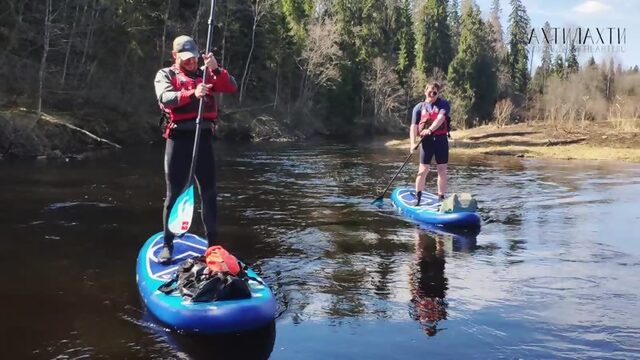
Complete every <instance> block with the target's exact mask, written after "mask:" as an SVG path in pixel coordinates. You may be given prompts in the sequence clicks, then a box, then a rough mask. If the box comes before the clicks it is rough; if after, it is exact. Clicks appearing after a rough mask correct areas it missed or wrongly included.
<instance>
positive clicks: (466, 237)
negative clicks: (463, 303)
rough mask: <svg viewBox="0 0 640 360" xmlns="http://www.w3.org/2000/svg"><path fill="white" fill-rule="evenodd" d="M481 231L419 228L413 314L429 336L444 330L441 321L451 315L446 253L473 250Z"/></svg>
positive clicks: (412, 274)
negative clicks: (446, 273) (448, 297)
mask: <svg viewBox="0 0 640 360" xmlns="http://www.w3.org/2000/svg"><path fill="white" fill-rule="evenodd" d="M479 231H480V230H479V229H469V230H454V229H447V230H445V229H442V228H439V227H435V226H434V227H430V226H429V227H427V226H426V225H421V226H420V227H416V229H415V235H414V236H415V254H416V262H415V263H414V265H413V268H412V269H411V271H410V288H411V317H412V318H413V319H414V320H416V321H418V322H419V323H420V326H421V327H422V329H423V331H424V333H425V334H427V335H428V336H434V335H436V334H437V333H438V332H439V331H441V330H444V328H442V327H440V326H439V322H440V321H442V320H446V319H447V307H448V303H447V300H446V295H447V290H448V289H449V287H448V284H449V281H448V279H447V277H446V276H445V264H446V256H447V254H451V252H452V251H456V252H471V251H473V250H474V249H475V246H476V238H477V236H478V233H479Z"/></svg>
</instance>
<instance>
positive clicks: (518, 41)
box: [509, 0, 529, 95]
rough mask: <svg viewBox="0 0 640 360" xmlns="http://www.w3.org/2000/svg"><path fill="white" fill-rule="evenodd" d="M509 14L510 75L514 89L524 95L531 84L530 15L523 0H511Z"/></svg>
mask: <svg viewBox="0 0 640 360" xmlns="http://www.w3.org/2000/svg"><path fill="white" fill-rule="evenodd" d="M511 7H512V10H511V14H510V15H509V33H510V34H511V38H510V40H509V75H510V77H511V81H512V83H513V89H514V90H515V91H516V92H517V93H520V94H522V95H525V94H526V93H527V88H528V85H529V71H528V62H529V54H528V51H527V43H528V38H529V36H528V35H529V34H528V32H529V16H528V15H527V10H526V9H525V7H524V5H522V0H511Z"/></svg>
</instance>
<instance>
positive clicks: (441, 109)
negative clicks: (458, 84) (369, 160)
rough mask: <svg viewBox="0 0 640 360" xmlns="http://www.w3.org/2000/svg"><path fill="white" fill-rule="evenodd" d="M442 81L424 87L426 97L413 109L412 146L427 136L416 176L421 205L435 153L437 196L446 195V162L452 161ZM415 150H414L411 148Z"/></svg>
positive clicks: (441, 197) (423, 143)
mask: <svg viewBox="0 0 640 360" xmlns="http://www.w3.org/2000/svg"><path fill="white" fill-rule="evenodd" d="M439 92H440V84H438V83H435V82H434V83H431V84H428V85H427V86H426V87H425V90H424V95H425V101H423V102H420V103H418V104H417V105H416V106H415V107H414V108H413V112H412V121H411V129H410V132H409V138H410V140H411V147H410V149H413V148H414V146H415V144H416V143H417V141H420V138H424V140H423V141H422V146H421V147H420V166H419V168H418V176H417V177H416V204H415V206H418V205H420V200H421V198H422V191H423V190H424V186H425V182H426V179H427V174H428V173H429V165H430V164H431V159H433V158H434V157H435V159H436V167H437V169H438V197H439V198H440V201H442V200H443V199H444V195H445V193H446V191H447V163H448V162H449V142H448V140H447V134H448V132H449V128H448V123H447V117H448V116H449V112H450V108H449V102H447V101H446V100H444V99H442V98H440V97H438V94H439ZM411 151H413V150H411Z"/></svg>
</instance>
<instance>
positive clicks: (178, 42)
mask: <svg viewBox="0 0 640 360" xmlns="http://www.w3.org/2000/svg"><path fill="white" fill-rule="evenodd" d="M173 51H175V52H176V53H177V54H178V56H179V57H180V59H182V60H186V59H188V58H191V57H198V55H199V54H198V45H196V42H195V41H194V40H193V39H192V38H191V37H190V36H186V35H182V36H178V37H177V38H176V39H175V40H173Z"/></svg>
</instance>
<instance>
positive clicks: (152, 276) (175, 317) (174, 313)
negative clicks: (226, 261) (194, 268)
mask: <svg viewBox="0 0 640 360" xmlns="http://www.w3.org/2000/svg"><path fill="white" fill-rule="evenodd" d="M162 244H163V234H162V233H158V234H155V235H153V236H151V237H150V238H149V239H148V240H147V241H146V242H145V244H144V245H143V246H142V249H140V253H139V254H138V261H137V266H136V272H137V276H136V277H137V282H138V288H139V290H140V295H141V296H142V300H143V301H144V303H145V305H146V306H147V309H148V310H149V311H150V312H151V313H152V314H153V315H154V316H155V317H157V318H158V319H159V320H160V321H162V322H164V323H165V324H167V325H169V326H170V327H172V328H174V329H176V330H181V331H185V332H190V333H200V334H217V333H228V332H238V331H244V330H250V329H255V328H258V327H261V326H264V325H267V324H268V323H269V322H271V321H273V320H274V318H275V316H276V311H277V302H276V299H275V297H274V296H273V293H272V292H271V290H270V289H269V287H268V286H266V285H265V283H264V281H262V279H260V277H259V276H258V275H257V274H256V273H255V272H254V271H253V270H252V269H248V270H247V275H249V276H250V277H253V278H256V279H258V280H259V281H261V282H262V283H260V282H258V281H254V280H249V288H250V290H251V298H249V299H240V300H223V301H212V302H197V303H193V302H191V301H188V300H184V299H183V298H182V296H180V295H179V294H176V295H166V294H164V293H162V292H160V291H158V288H159V287H160V285H162V284H164V283H165V282H166V281H168V280H170V279H171V278H172V276H173V274H174V272H175V271H176V270H177V269H178V266H179V265H180V263H181V262H182V261H184V260H186V259H188V258H190V257H192V256H198V255H203V254H204V252H205V251H206V249H207V241H206V240H205V239H203V238H200V237H198V236H196V235H193V234H189V233H186V234H184V235H183V236H182V237H176V239H175V240H174V242H173V261H172V263H171V264H169V265H162V264H160V263H158V261H157V256H158V255H159V254H160V250H162Z"/></svg>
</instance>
